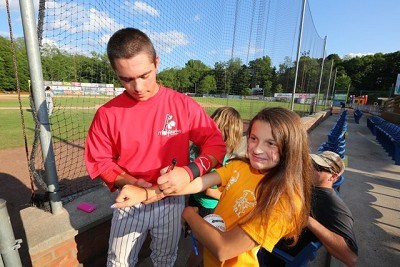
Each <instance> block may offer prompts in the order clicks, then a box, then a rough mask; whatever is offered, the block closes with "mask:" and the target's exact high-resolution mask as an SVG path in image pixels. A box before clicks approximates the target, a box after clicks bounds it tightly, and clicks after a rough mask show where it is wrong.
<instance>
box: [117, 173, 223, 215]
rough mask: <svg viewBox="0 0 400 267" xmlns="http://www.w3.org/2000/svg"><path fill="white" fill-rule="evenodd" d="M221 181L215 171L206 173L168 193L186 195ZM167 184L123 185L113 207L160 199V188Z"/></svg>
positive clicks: (123, 206) (161, 193)
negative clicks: (154, 185)
mask: <svg viewBox="0 0 400 267" xmlns="http://www.w3.org/2000/svg"><path fill="white" fill-rule="evenodd" d="M220 183H221V178H220V177H219V175H218V174H217V173H216V172H212V173H207V174H206V175H204V176H202V177H198V178H196V179H194V180H193V181H192V182H190V183H189V184H188V185H187V186H186V187H184V188H183V189H182V190H180V191H178V192H176V193H173V194H168V195H188V194H194V193H198V192H201V191H204V190H205V189H207V188H208V187H210V186H213V185H218V184H220ZM167 187H168V184H161V185H160V186H156V187H151V188H142V187H138V186H135V185H124V186H123V187H122V189H121V191H120V193H119V194H118V196H117V197H116V199H115V202H116V203H114V204H113V205H112V207H113V208H125V207H130V206H134V205H136V204H139V203H141V202H146V201H147V200H149V199H152V198H157V199H161V198H163V197H164V196H166V195H164V194H163V192H162V190H163V188H167Z"/></svg>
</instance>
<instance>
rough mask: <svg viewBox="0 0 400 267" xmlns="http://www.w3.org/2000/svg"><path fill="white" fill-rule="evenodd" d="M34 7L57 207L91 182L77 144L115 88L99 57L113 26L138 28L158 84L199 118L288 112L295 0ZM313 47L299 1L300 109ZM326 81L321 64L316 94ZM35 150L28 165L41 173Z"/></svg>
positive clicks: (318, 44) (318, 46)
mask: <svg viewBox="0 0 400 267" xmlns="http://www.w3.org/2000/svg"><path fill="white" fill-rule="evenodd" d="M39 2H40V5H39V7H40V8H39V10H38V12H37V16H38V36H39V44H40V52H41V60H42V62H41V63H42V68H43V76H44V77H43V78H44V80H45V86H50V87H51V88H52V90H53V92H54V94H55V107H54V110H53V114H52V115H51V116H50V123H51V131H52V137H53V147H54V153H55V156H56V159H55V160H56V164H57V173H58V176H59V180H60V190H61V195H62V196H63V197H64V200H63V201H68V199H71V195H74V194H76V193H77V192H82V191H85V190H88V189H90V188H93V187H94V186H99V185H100V182H99V181H90V179H89V178H88V177H87V174H86V171H85V168H84V160H83V146H84V140H85V137H86V133H87V130H88V127H89V125H90V122H91V120H92V118H93V115H94V113H95V111H96V109H97V108H98V107H99V106H100V105H102V104H103V103H105V102H106V101H108V100H109V99H111V98H112V97H114V96H115V95H117V94H119V93H121V92H122V91H123V90H124V89H123V88H121V85H120V83H119V81H118V79H117V78H116V76H115V75H114V73H113V71H112V69H111V67H110V64H109V62H108V60H107V56H106V53H105V51H106V44H107V41H108V39H109V37H110V36H111V35H112V34H113V33H114V32H115V31H116V30H118V29H120V28H124V27H135V28H139V29H141V30H142V31H144V32H146V33H147V34H148V35H149V37H150V38H151V39H152V41H153V43H154V45H155V48H156V51H157V53H158V55H159V57H160V66H159V69H158V77H157V79H158V81H159V82H160V83H161V84H164V85H166V86H168V87H171V88H173V89H175V90H178V91H180V92H184V93H187V94H189V95H190V96H192V97H193V98H194V99H195V100H196V101H197V102H199V103H200V104H201V105H202V106H203V107H204V109H205V110H206V111H207V112H208V113H209V114H211V113H212V112H213V111H214V110H215V109H216V108H217V107H219V106H232V107H234V108H236V109H237V110H238V111H239V112H240V113H241V116H242V117H243V119H245V120H246V119H250V118H251V117H252V116H254V115H255V113H256V112H258V111H259V110H260V109H261V108H263V107H266V106H272V105H280V106H286V107H288V108H289V102H290V98H291V93H292V91H293V86H294V77H295V66H296V60H297V59H296V55H297V43H298V36H299V25H300V19H301V10H302V1H301V0H297V1H293V0H279V1H278V0H270V1H266V0H252V1H250V0H236V1H229V0H214V1H193V0H164V1H155V0H148V1H112V0H104V1H102V0H78V1H76V0H74V1H71V0H64V1H44V0H41V1H39ZM323 49H324V40H323V38H321V37H320V36H319V34H318V33H317V31H316V28H315V25H314V22H313V20H312V16H311V12H310V10H309V7H308V5H307V8H306V14H305V20H304V28H303V41H302V48H301V55H302V56H301V59H300V64H299V72H298V73H299V74H298V81H297V88H296V92H297V94H296V105H295V110H296V111H298V112H302V113H305V112H308V110H309V106H310V101H311V100H310V99H311V98H312V97H315V94H316V92H317V89H318V83H319V75H320V71H321V62H322V57H323ZM325 64H329V61H325ZM327 66H328V65H327ZM328 76H329V67H325V68H324V75H323V79H322V81H323V83H322V86H321V88H322V91H321V92H322V93H323V92H324V91H326V90H327V86H328V85H327V83H328V82H327V81H328ZM38 150H40V149H37V151H34V152H33V154H34V155H35V156H34V158H35V160H33V162H34V164H33V165H34V166H32V169H34V170H36V173H40V176H41V177H42V176H43V171H40V170H43V168H44V167H43V164H42V162H41V160H38V158H40V157H41V153H40V151H38ZM39 179H40V178H39ZM43 181H45V178H43ZM39 184H41V183H39ZM65 199H67V200H65Z"/></svg>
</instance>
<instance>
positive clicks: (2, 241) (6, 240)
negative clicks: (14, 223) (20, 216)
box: [0, 198, 22, 267]
mask: <svg viewBox="0 0 400 267" xmlns="http://www.w3.org/2000/svg"><path fill="white" fill-rule="evenodd" d="M6 202H7V201H5V200H4V199H1V198H0V225H1V227H0V254H1V258H0V260H1V261H2V262H1V263H0V266H5V267H14V266H15V267H19V266H21V267H22V262H21V258H20V257H19V253H18V249H19V248H20V247H21V245H20V244H21V243H22V240H21V239H18V240H15V238H14V232H13V229H12V227H11V222H10V216H9V215H8V211H7V206H6ZM3 264H4V265H3Z"/></svg>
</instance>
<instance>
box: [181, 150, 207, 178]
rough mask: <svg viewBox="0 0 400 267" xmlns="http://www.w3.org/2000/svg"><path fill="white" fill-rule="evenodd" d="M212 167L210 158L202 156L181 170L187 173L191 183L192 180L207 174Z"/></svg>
mask: <svg viewBox="0 0 400 267" xmlns="http://www.w3.org/2000/svg"><path fill="white" fill-rule="evenodd" d="M212 167H213V163H212V160H211V158H210V157H209V156H208V155H206V154H202V155H200V156H198V157H197V158H196V159H195V160H194V161H193V162H191V163H189V164H188V165H187V166H184V167H183V168H184V169H185V170H186V171H187V172H188V173H189V176H190V181H193V179H194V178H197V177H199V176H202V175H203V174H206V173H207V172H209V171H210V170H211V168H212Z"/></svg>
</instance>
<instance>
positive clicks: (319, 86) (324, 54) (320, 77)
mask: <svg viewBox="0 0 400 267" xmlns="http://www.w3.org/2000/svg"><path fill="white" fill-rule="evenodd" d="M327 39H328V37H327V36H325V39H324V52H323V54H322V63H321V73H320V75H319V83H318V92H317V101H316V102H314V103H315V105H316V106H318V103H319V94H320V92H321V84H322V75H323V73H324V65H325V56H326V43H327ZM316 106H315V107H314V110H316Z"/></svg>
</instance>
